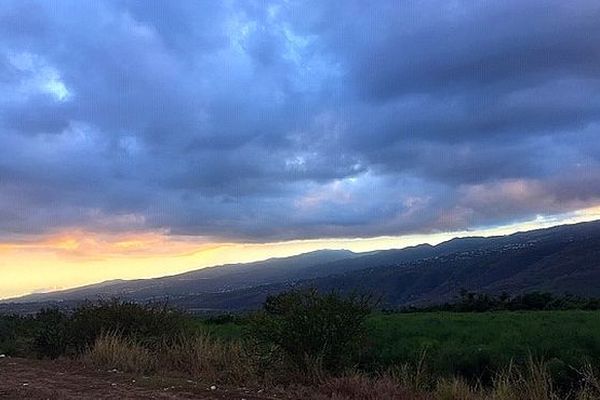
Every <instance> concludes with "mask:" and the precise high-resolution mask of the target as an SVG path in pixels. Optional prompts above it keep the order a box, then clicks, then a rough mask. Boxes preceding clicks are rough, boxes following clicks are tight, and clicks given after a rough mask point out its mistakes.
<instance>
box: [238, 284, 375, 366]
mask: <svg viewBox="0 0 600 400" xmlns="http://www.w3.org/2000/svg"><path fill="white" fill-rule="evenodd" d="M373 303H374V302H373V300H372V298H371V297H370V296H357V295H350V296H346V297H344V296H342V295H340V294H338V293H335V292H331V293H328V294H320V293H318V292H317V291H316V290H315V289H309V290H295V291H290V292H286V293H282V294H279V295H275V296H270V297H268V298H267V300H266V302H265V304H264V309H263V311H262V312H260V313H258V314H256V315H255V316H254V318H253V319H252V320H251V322H250V331H249V332H250V335H251V337H253V338H254V339H255V340H257V342H258V343H262V344H265V345H274V346H276V348H278V349H279V350H281V351H282V352H283V354H284V355H285V357H286V358H287V359H288V360H289V361H290V362H292V363H293V364H294V365H295V366H296V367H298V368H300V370H302V371H303V372H312V373H315V372H316V373H317V374H318V373H319V371H320V370H323V371H327V372H339V371H342V370H343V369H345V368H347V367H348V366H350V365H351V363H352V362H354V361H355V360H356V357H357V355H358V354H359V352H360V351H361V345H362V344H363V339H364V335H365V319H366V317H367V315H368V314H369V313H370V312H371V309H372V307H373V305H374V304H373Z"/></svg>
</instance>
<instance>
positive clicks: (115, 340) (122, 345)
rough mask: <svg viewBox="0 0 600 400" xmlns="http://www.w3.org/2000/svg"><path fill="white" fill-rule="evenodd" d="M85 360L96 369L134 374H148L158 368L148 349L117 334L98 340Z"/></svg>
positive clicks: (103, 336) (85, 356) (105, 335)
mask: <svg viewBox="0 0 600 400" xmlns="http://www.w3.org/2000/svg"><path fill="white" fill-rule="evenodd" d="M84 360H85V361H86V362H88V363H89V364H92V365H94V366H96V367H101V368H107V369H117V370H119V371H126V372H134V373H147V372H151V371H153V370H154V369H155V368H156V359H155V357H154V356H153V354H151V352H150V351H149V350H148V349H146V348H145V347H143V346H140V345H139V344H138V343H136V342H135V341H134V340H133V339H129V338H126V337H122V336H120V335H119V334H115V333H110V334H103V335H101V336H100V337H99V338H98V339H96V342H95V343H94V346H93V347H92V348H91V349H90V350H88V351H87V352H86V353H85V355H84Z"/></svg>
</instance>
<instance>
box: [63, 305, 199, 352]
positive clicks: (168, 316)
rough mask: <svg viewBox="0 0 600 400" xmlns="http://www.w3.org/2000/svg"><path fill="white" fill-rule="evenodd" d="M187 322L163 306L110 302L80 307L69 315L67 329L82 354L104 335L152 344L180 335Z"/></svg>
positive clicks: (182, 316)
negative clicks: (118, 336) (107, 333)
mask: <svg viewBox="0 0 600 400" xmlns="http://www.w3.org/2000/svg"><path fill="white" fill-rule="evenodd" d="M187 323H188V319H187V318H186V317H185V316H184V315H183V314H182V313H180V312H177V311H175V310H173V309H171V308H169V307H168V306H167V304H165V303H151V304H146V305H142V304H138V303H134V302H129V301H122V300H117V299H113V300H108V301H100V302H98V303H91V302H87V303H84V304H82V305H80V306H79V307H77V308H76V309H75V310H74V311H73V314H72V315H71V318H70V324H69V325H70V326H69V328H70V332H71V344H72V346H73V347H74V348H75V350H76V351H77V352H82V351H85V349H86V348H87V347H89V346H90V345H92V344H93V343H94V341H95V340H96V338H97V337H99V336H100V335H101V334H102V333H105V332H117V333H119V334H120V335H121V336H123V337H131V338H134V339H136V340H138V341H140V342H144V344H147V345H152V344H156V343H159V342H160V341H161V340H163V339H164V338H165V337H172V336H176V335H178V334H180V333H181V332H182V331H183V330H184V329H186V327H187Z"/></svg>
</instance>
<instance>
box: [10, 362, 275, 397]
mask: <svg viewBox="0 0 600 400" xmlns="http://www.w3.org/2000/svg"><path fill="white" fill-rule="evenodd" d="M211 386H212V385H210V384H208V385H207V384H206V383H200V382H195V381H192V380H186V379H178V378H167V377H145V376H134V375H131V374H125V373H120V372H118V371H114V370H113V371H100V370H95V369H92V368H89V367H86V366H85V365H83V364H82V363H80V362H77V361H73V360H53V361H50V360H29V359H21V358H1V359H0V398H2V399H19V400H21V399H32V400H40V399H49V400H55V399H60V400H63V399H69V400H70V399H115V400H117V399H119V400H121V399H123V400H137V399H169V400H174V399H200V400H223V399H233V400H235V399H238V400H242V399H245V400H266V399H281V395H280V394H279V395H266V394H264V393H262V391H261V393H258V391H257V390H256V389H244V388H223V387H216V388H214V387H212V388H211ZM259 390H260V389H259Z"/></svg>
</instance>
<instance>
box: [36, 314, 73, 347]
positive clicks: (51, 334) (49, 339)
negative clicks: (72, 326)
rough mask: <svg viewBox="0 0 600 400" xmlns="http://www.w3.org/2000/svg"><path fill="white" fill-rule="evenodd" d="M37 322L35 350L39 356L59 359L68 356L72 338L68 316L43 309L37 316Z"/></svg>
mask: <svg viewBox="0 0 600 400" xmlns="http://www.w3.org/2000/svg"><path fill="white" fill-rule="evenodd" d="M36 322H37V323H38V329H37V333H36V335H35V339H34V348H35V350H36V352H37V354H38V356H40V357H50V358H57V357H58V356H60V355H63V354H66V352H67V348H68V347H69V341H70V337H71V332H70V330H69V326H68V325H69V318H68V317H67V315H66V314H65V313H63V312H61V311H60V310H58V309H42V310H41V311H40V312H39V313H38V314H37V315H36Z"/></svg>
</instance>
